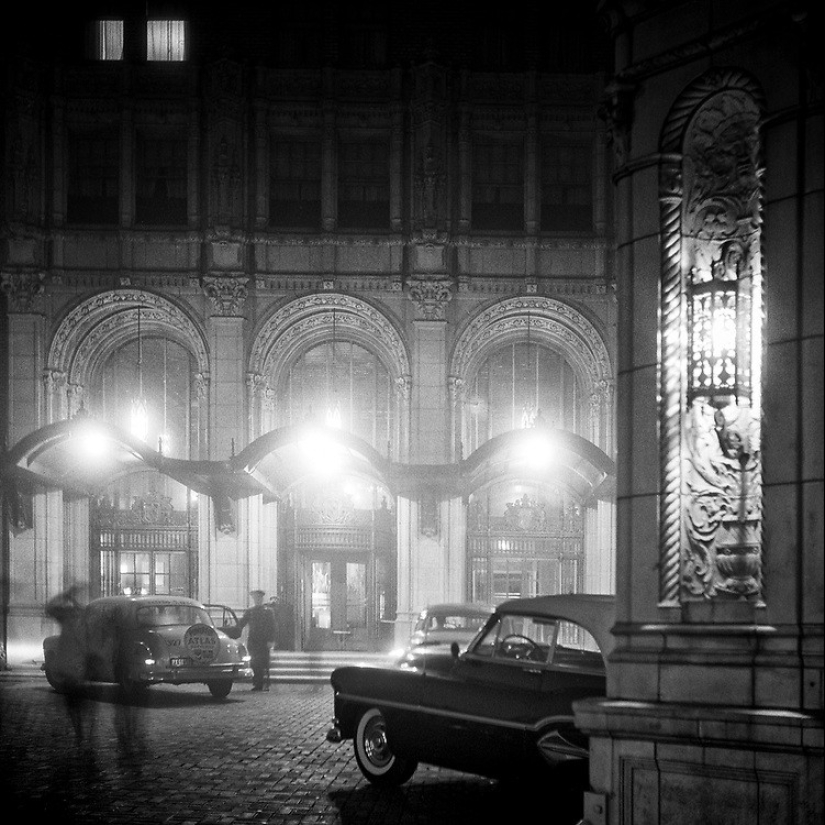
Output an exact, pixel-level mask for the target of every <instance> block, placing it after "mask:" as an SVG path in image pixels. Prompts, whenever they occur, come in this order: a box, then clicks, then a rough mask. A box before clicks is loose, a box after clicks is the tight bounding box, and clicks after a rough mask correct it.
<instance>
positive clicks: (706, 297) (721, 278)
mask: <svg viewBox="0 0 825 825" xmlns="http://www.w3.org/2000/svg"><path fill="white" fill-rule="evenodd" d="M736 275H737V273H736V272H735V271H734V272H731V270H730V269H729V268H728V267H727V266H725V265H724V264H723V263H722V262H721V261H718V262H714V264H713V266H712V267H711V269H710V271H707V270H705V271H702V270H698V269H694V270H693V271H692V272H691V282H690V285H689V289H688V313H689V326H688V330H689V331H688V335H689V364H688V401H689V402H693V401H695V400H697V399H704V400H705V401H707V403H709V404H711V405H712V406H714V407H717V408H722V407H726V406H728V405H729V404H731V403H733V404H736V403H738V402H739V400H740V399H742V398H749V397H750V392H749V386H748V385H749V375H748V370H747V364H748V361H749V359H748V357H747V356H748V343H749V342H748V340H747V338H748V335H747V330H748V325H747V323H746V318H745V317H744V316H746V315H747V313H745V312H743V309H744V308H743V306H742V300H741V296H740V284H739V280H738V278H737V277H736Z"/></svg>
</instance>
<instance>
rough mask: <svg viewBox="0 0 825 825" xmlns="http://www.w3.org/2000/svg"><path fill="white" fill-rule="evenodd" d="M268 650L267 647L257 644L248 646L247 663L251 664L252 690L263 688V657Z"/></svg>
mask: <svg viewBox="0 0 825 825" xmlns="http://www.w3.org/2000/svg"><path fill="white" fill-rule="evenodd" d="M268 652H269V651H268V649H264V648H261V647H259V646H258V645H255V646H254V647H250V648H249V656H250V662H249V663H250V665H251V666H252V690H263V687H264V668H265V665H266V663H265V662H264V659H265V657H266V654H267V653H268Z"/></svg>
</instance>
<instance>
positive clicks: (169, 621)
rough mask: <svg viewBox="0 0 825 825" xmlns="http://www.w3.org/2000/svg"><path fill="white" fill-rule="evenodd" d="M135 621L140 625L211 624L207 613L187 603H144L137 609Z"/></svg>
mask: <svg viewBox="0 0 825 825" xmlns="http://www.w3.org/2000/svg"><path fill="white" fill-rule="evenodd" d="M137 623H138V624H139V625H140V626H141V627H173V626H176V625H185V626H187V627H188V626H189V625H193V624H208V625H211V624H212V619H210V618H209V614H208V613H207V612H206V611H205V610H203V609H201V608H199V607H195V606H193V605H188V604H153V605H144V606H142V607H139V608H138V610H137Z"/></svg>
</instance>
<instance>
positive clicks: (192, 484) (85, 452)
mask: <svg viewBox="0 0 825 825" xmlns="http://www.w3.org/2000/svg"><path fill="white" fill-rule="evenodd" d="M139 468H146V469H153V470H156V471H157V472H159V473H162V474H163V475H166V476H168V477H170V478H173V479H175V480H176V481H179V482H180V483H181V484H183V485H185V486H186V487H189V488H191V489H193V490H196V491H198V492H200V493H204V494H206V495H212V496H215V497H220V498H230V499H233V500H238V499H242V498H246V497H248V496H253V495H258V494H261V495H263V496H264V497H265V498H268V499H277V498H279V497H281V496H282V495H284V494H286V493H287V492H288V491H289V490H290V489H292V488H293V487H295V486H296V485H298V484H300V483H302V482H304V481H307V480H309V479H312V478H313V477H317V476H323V475H324V474H325V473H334V472H337V473H342V474H346V475H357V476H361V477H364V478H367V479H370V480H372V481H373V482H375V483H378V484H381V485H382V486H384V487H386V488H387V490H388V491H389V492H390V494H391V495H402V496H405V497H416V496H419V495H422V494H425V493H426V494H428V495H436V496H439V497H458V496H463V497H467V496H469V495H471V494H472V493H473V492H474V491H476V490H478V489H480V488H482V487H484V486H485V485H487V484H490V483H492V482H494V481H501V480H506V479H521V480H524V479H532V480H535V481H537V482H548V483H552V484H554V485H556V486H560V487H562V488H564V489H566V490H567V491H569V492H570V493H572V494H573V495H575V496H576V497H577V498H578V499H580V500H581V501H582V502H585V503H587V502H589V501H592V500H594V499H595V498H609V497H610V496H611V495H612V489H613V479H614V476H615V466H614V462H613V461H612V460H611V459H610V458H609V457H608V456H607V455H606V454H605V453H604V452H603V451H602V450H600V449H599V448H598V447H596V446H595V445H594V444H592V443H591V442H589V441H587V440H586V439H584V438H581V437H580V436H577V435H574V434H573V433H569V432H565V431H560V430H553V429H551V428H546V427H535V428H531V429H526V430H517V431H513V432H509V433H504V434H502V435H499V436H496V437H495V438H493V439H491V440H490V441H487V442H486V443H485V444H483V445H482V446H481V447H480V448H479V449H478V450H476V451H475V452H474V453H473V454H472V455H471V456H469V457H468V458H466V459H464V460H463V461H461V462H458V463H456V464H444V465H430V464H427V465H421V464H403V463H400V462H392V461H390V460H389V459H388V458H387V457H386V456H383V455H381V454H380V453H379V452H377V451H376V450H375V449H374V448H372V447H371V446H370V445H369V444H367V443H366V442H364V441H363V440H361V439H360V438H357V437H356V436H353V435H350V434H348V433H345V432H342V431H340V430H334V429H330V428H327V427H316V426H310V425H307V426H298V427H284V428H280V429H277V430H272V431H270V432H268V433H266V434H264V435H263V436H261V437H260V438H258V439H256V440H255V441H253V442H252V443H251V444H249V445H248V446H247V447H246V448H244V449H243V450H242V451H241V452H240V453H238V454H237V455H233V456H230V457H228V458H227V459H225V460H222V461H187V460H183V459H176V458H169V457H167V456H164V455H163V454H162V453H161V452H159V451H157V450H153V449H151V448H150V447H149V446H148V445H147V444H145V443H144V442H142V441H140V440H139V439H137V438H135V437H134V436H132V435H131V434H130V433H127V432H126V431H124V430H122V429H120V428H118V427H115V426H112V425H110V424H106V423H105V422H101V421H97V420H96V419H93V418H91V417H90V416H85V417H78V418H74V419H71V420H69V421H60V422H57V423H55V424H49V425H47V426H45V427H42V428H41V429H39V430H36V431H35V432H32V433H30V434H29V435H27V436H25V437H24V438H23V439H21V440H20V441H19V442H18V443H17V444H15V445H14V446H13V447H12V448H11V449H10V450H9V451H8V452H7V453H6V454H5V456H4V457H3V468H2V472H3V478H4V480H5V481H7V482H11V483H17V482H28V483H36V484H41V485H44V486H47V487H55V488H62V489H64V490H67V491H70V492H72V493H75V494H78V495H89V496H94V495H101V494H103V493H104V492H105V491H106V489H107V488H108V487H109V486H110V485H111V484H112V483H113V482H114V481H115V480H116V479H117V478H119V477H120V476H122V475H124V474H126V473H128V472H130V471H133V470H136V469H139Z"/></svg>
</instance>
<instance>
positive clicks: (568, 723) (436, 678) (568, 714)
mask: <svg viewBox="0 0 825 825" xmlns="http://www.w3.org/2000/svg"><path fill="white" fill-rule="evenodd" d="M613 616H614V599H613V597H612V596H601V595H568V596H539V597H536V598H525V599H514V600H510V601H507V602H504V603H503V604H501V605H499V606H498V607H497V608H496V609H495V611H494V612H493V613H492V615H490V616H489V617H488V620H487V623H486V625H485V626H484V628H483V630H482V631H481V632H480V633H479V634H478V635H477V636H476V637H475V639H474V640H473V641H472V642H471V644H470V645H469V647H468V648H467V650H465V651H464V652H460V651H459V646H458V644H453V646H452V655H451V656H449V657H445V656H443V655H439V654H431V653H429V652H428V650H427V648H425V647H421V648H419V649H418V652H417V653H415V654H413V655H410V656H408V657H406V658H405V659H404V660H402V661H401V662H400V663H395V664H392V665H388V666H382V667H375V666H367V665H361V666H346V667H339V668H336V669H335V670H334V671H333V673H332V675H331V677H330V680H331V683H332V687H333V690H334V713H335V716H334V719H333V723H332V727H331V728H330V729H329V730H328V732H327V740H328V741H330V742H341V741H342V740H345V739H352V740H353V745H354V753H355V760H356V762H357V763H358V767H359V768H360V770H361V772H362V773H363V774H364V776H365V777H366V778H367V779H368V780H369V781H370V782H372V783H374V784H375V785H383V786H391V785H398V784H401V783H403V782H405V781H407V780H408V779H409V778H410V777H411V776H412V775H413V773H414V772H415V770H416V767H417V765H418V763H419V762H424V763H428V764H432V765H438V766H441V767H445V768H451V769H454V770H460V771H466V772H469V773H475V774H479V775H481V776H487V777H490V778H494V779H508V778H524V777H527V776H535V775H538V776H540V777H541V776H547V775H554V774H555V776H556V778H558V779H563V781H564V783H565V787H566V788H567V789H568V790H570V789H571V788H580V789H581V790H583V789H584V788H585V787H586V783H587V771H588V764H587V760H588V755H589V753H588V741H587V738H586V736H585V735H584V734H582V733H581V732H580V731H579V730H578V729H577V728H576V727H575V724H574V721H573V709H572V704H573V702H574V701H576V700H577V699H580V698H584V697H588V696H599V695H604V693H605V690H606V683H605V661H606V656H607V654H608V653H609V651H610V649H611V647H612V636H611V634H610V628H611V627H612V625H613ZM578 796H579V799H581V794H579V795H578Z"/></svg>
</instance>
